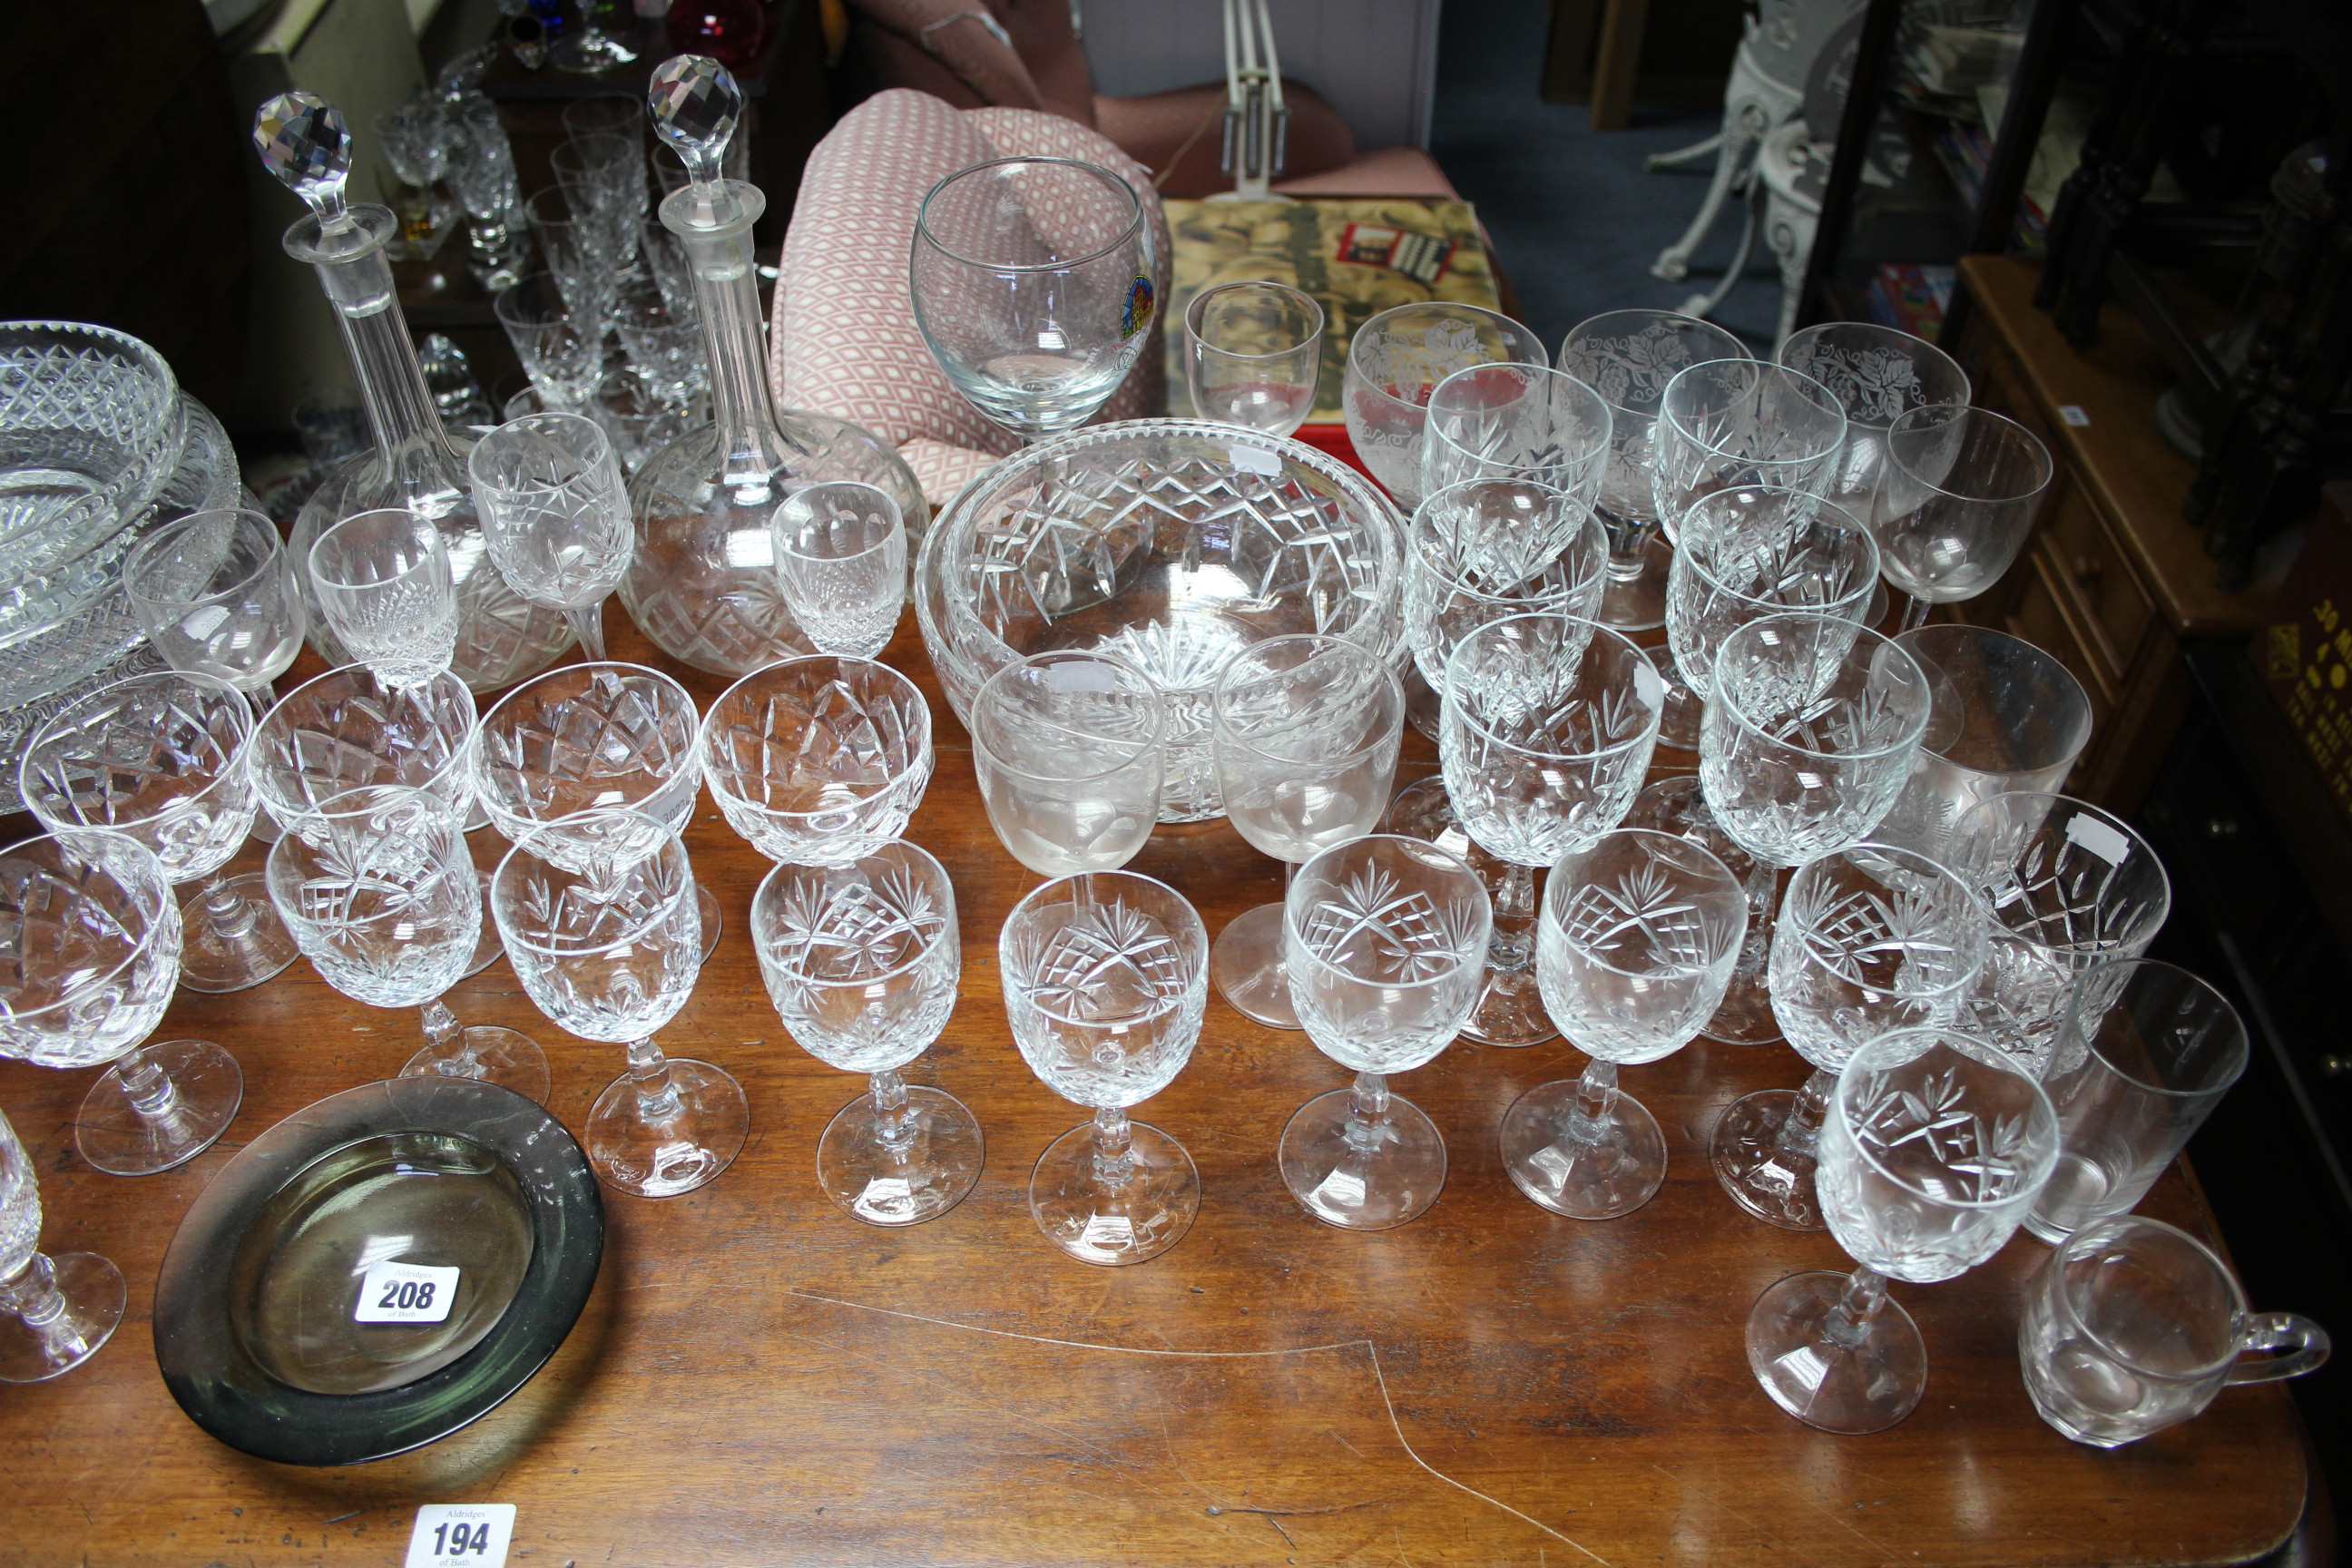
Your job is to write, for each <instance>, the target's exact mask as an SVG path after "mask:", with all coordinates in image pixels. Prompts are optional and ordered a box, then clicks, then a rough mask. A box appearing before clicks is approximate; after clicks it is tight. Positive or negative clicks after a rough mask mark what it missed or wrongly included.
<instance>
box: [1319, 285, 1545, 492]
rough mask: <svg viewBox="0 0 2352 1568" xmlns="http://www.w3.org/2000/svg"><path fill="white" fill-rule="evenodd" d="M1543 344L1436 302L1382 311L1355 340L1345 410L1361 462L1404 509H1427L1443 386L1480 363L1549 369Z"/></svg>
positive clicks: (1489, 318) (1517, 328) (1478, 313)
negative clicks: (1425, 472)
mask: <svg viewBox="0 0 2352 1568" xmlns="http://www.w3.org/2000/svg"><path fill="white" fill-rule="evenodd" d="M1548 360H1549V355H1547V354H1546V353H1544V346H1543V340H1542V339H1540V338H1538V337H1537V336H1536V335H1535V334H1534V333H1533V332H1531V331H1528V329H1527V328H1526V327H1523V326H1521V325H1520V324H1519V323H1518V322H1517V321H1513V320H1511V319H1510V318H1509V317H1508V316H1506V315H1503V314H1501V313H1499V312H1497V311H1494V310H1482V309H1480V308H1479V307H1478V306H1475V305H1456V304H1452V303H1448V302H1446V301H1443V300H1432V301H1427V302H1423V303H1415V304H1410V305H1399V306H1397V307H1395V308H1394V309H1392V310H1382V311H1381V313H1380V314H1379V315H1377V316H1374V317H1373V318H1372V319H1371V320H1370V321H1366V322H1365V323H1364V324H1363V325H1362V326H1360V327H1358V328H1357V329H1356V331H1355V335H1354V336H1352V337H1351V338H1349V340H1348V370H1347V375H1346V378H1345V380H1344V381H1343V382H1342V384H1341V386H1340V405H1341V408H1342V411H1343V412H1344V413H1345V415H1346V416H1347V421H1348V439H1349V441H1350V442H1352V443H1353V444H1354V446H1355V448H1356V456H1357V457H1359V458H1362V459H1363V463H1364V467H1365V468H1367V469H1369V470H1370V473H1371V476H1372V478H1374V479H1378V480H1379V481H1380V482H1381V486H1382V488H1384V489H1387V491H1388V492H1389V494H1391V496H1394V497H1395V498H1396V502H1397V504H1398V505H1399V506H1401V507H1403V508H1404V509H1406V510H1412V508H1414V507H1416V506H1418V505H1420V504H1421V498H1422V493H1423V492H1422V483H1421V453H1422V446H1423V432H1424V428H1425V426H1427V424H1428V419H1429V399H1430V396H1431V395H1432V394H1433V393H1434V392H1435V391H1436V390H1437V385H1438V383H1440V382H1442V381H1444V379H1445V378H1446V377H1447V376H1449V375H1452V374H1454V372H1456V371H1458V370H1466V369H1468V368H1469V367H1470V366H1472V365H1480V364H1543V363H1546V362H1547V361H1548Z"/></svg>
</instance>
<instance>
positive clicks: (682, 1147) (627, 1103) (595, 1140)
mask: <svg viewBox="0 0 2352 1568" xmlns="http://www.w3.org/2000/svg"><path fill="white" fill-rule="evenodd" d="M562 831H563V832H564V833H565V834H566V835H567V836H568V837H571V838H572V843H571V844H569V845H566V846H564V847H561V848H558V847H554V846H552V845H550V846H546V847H547V848H549V849H550V850H551V853H550V854H541V853H539V852H538V851H539V849H540V847H541V846H540V845H539V843H538V841H537V840H536V838H526V839H525V840H524V841H523V842H522V843H520V844H518V845H516V846H515V847H513V848H512V849H509V851H507V858H505V859H503V860H501V861H499V869H498V873H497V875H496V876H495V877H494V878H493V879H491V884H490V907H491V909H492V910H494V911H495V912H496V913H497V915H498V921H499V930H500V931H501V932H502V933H503V934H504V935H505V937H506V942H507V956H508V959H509V962H511V963H513V964H514V970H515V973H516V975H517V976H518V977H519V978H520V980H521V981H522V987H523V989H524V990H525V991H527V992H529V993H530V999H531V1000H532V1001H533V1002H535V1003H537V1004H538V1005H539V1010H540V1011H541V1012H542V1013H544V1014H546V1015H547V1016H548V1017H550V1018H551V1019H552V1020H554V1022H555V1024H556V1025H557V1026H558V1027H560V1028H562V1029H563V1030H564V1031H565V1032H566V1033H569V1034H573V1035H577V1036H579V1037H581V1038H582V1039H583V1040H605V1041H610V1042H612V1043H613V1044H615V1045H622V1046H626V1047H628V1069H627V1070H626V1071H625V1072H624V1073H622V1074H621V1076H620V1077H618V1078H616V1079H614V1080H613V1081H612V1082H611V1083H609V1084H607V1085H606V1086H605V1088H604V1092H603V1093H602V1094H599V1095H598V1096H597V1097H596V1103H595V1104H594V1105H593V1107H591V1108H590V1110H589V1112H588V1124H587V1127H586V1128H585V1130H584V1131H586V1133H587V1136H586V1137H585V1138H584V1139H583V1140H582V1142H583V1143H584V1144H585V1145H586V1146H587V1150H588V1163H589V1164H590V1165H592V1166H593V1167H594V1168H595V1171H596V1174H597V1175H599V1176H600V1177H602V1178H603V1179H604V1181H605V1182H606V1183H607V1184H610V1185H612V1186H614V1187H617V1188H619V1189H620V1190H621V1191H622V1192H625V1193H631V1194H635V1195H636V1196H638V1197H641V1198H667V1197H676V1196H677V1194H680V1193H690V1192H692V1191H693V1190H694V1189H695V1188H697V1187H699V1186H701V1185H703V1184H705V1183H708V1182H710V1181H713V1180H715V1179H716V1178H717V1177H718V1175H719V1173H720V1172H722V1171H724V1170H726V1169H727V1167H728V1166H729V1165H730V1164H731V1163H734V1160H735V1156H736V1155H737V1154H738V1153H740V1152H741V1151H742V1148H743V1139H744V1136H745V1134H746V1132H747V1131H748V1130H749V1128H750V1126H751V1106H750V1103H749V1102H748V1101H747V1100H745V1099H744V1098H743V1086H742V1085H740V1084H739V1083H737V1082H736V1081H735V1079H734V1078H733V1076H732V1075H730V1073H729V1072H728V1071H727V1070H726V1069H725V1068H719V1067H715V1066H713V1065H712V1064H711V1063H709V1062H704V1061H695V1060H692V1059H690V1058H683V1057H666V1056H664V1055H663V1054H662V1049H661V1047H659V1046H657V1045H656V1044H655V1043H654V1039H653V1036H654V1031H656V1029H659V1028H660V1027H661V1026H663V1025H665V1024H667V1023H668V1022H669V1021H670V1020H671V1019H672V1018H674V1017H676V1016H677V1011H678V1009H679V1008H681V1007H683V1006H685V1005H686V1002H687V998H688V996H690V995H692V994H693V993H694V981H695V975H696V973H697V972H698V971H699V970H700V969H701V967H702V931H701V916H700V915H699V914H698V912H697V911H696V907H695V898H694V871H693V868H691V867H690V866H689V865H688V862H687V855H686V845H685V843H684V842H683V841H682V840H680V839H679V837H678V836H677V833H676V832H674V831H672V830H671V829H670V828H668V827H667V826H663V825H662V824H661V823H658V822H656V821H655V820H654V819H653V818H652V817H650V816H646V815H645V814H644V813H642V812H635V811H628V810H610V811H598V812H594V813H593V814H590V815H589V816H588V818H587V819H586V820H583V819H581V818H578V817H575V818H572V820H571V821H569V822H567V823H565V824H563V825H562ZM583 842H587V843H598V844H601V846H602V847H601V851H600V852H598V853H595V854H593V855H591V856H589V857H588V858H585V859H584V860H583V858H581V856H580V855H579V853H578V850H579V847H580V845H581V844H582V843H583ZM564 862H570V863H571V865H570V866H567V865H566V864H564ZM572 866H584V867H585V869H582V870H574V869H572V868H571V867H572Z"/></svg>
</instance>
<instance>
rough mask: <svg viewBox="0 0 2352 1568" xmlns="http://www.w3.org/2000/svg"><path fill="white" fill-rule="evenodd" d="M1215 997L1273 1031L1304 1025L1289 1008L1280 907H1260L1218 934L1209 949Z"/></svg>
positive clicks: (1265, 905) (1263, 905) (1262, 905)
mask: <svg viewBox="0 0 2352 1568" xmlns="http://www.w3.org/2000/svg"><path fill="white" fill-rule="evenodd" d="M1209 978H1210V979H1212V980H1213V981H1215V982H1216V983H1217V994H1218V995H1220V996H1223V998H1224V999H1225V1004H1226V1005H1228V1006H1230V1007H1231V1008H1233V1010H1234V1012H1236V1013H1239V1014H1240V1015H1241V1016H1243V1017H1244V1018H1248V1019H1251V1020H1253V1021H1255V1022H1256V1023H1260V1024H1264V1025H1265V1026H1266V1027H1267V1028H1269V1029H1296V1028H1298V1027H1300V1024H1299V1022H1298V1013H1297V1009H1296V1008H1294V1007H1292V1006H1291V1005H1290V971H1289V968H1288V967H1287V966H1286V964H1284V963H1283V962H1282V906H1281V905H1280V904H1260V905H1258V907H1257V908H1255V909H1254V910H1249V911H1248V912H1247V913H1245V914H1243V915H1241V916H1240V917H1239V918H1237V919H1235V920H1234V921H1232V922H1231V923H1229V924H1228V925H1227V926H1226V927H1225V929H1224V930H1223V931H1219V932H1218V933H1217V941H1216V945H1215V946H1214V947H1213V948H1211V949H1210V950H1209Z"/></svg>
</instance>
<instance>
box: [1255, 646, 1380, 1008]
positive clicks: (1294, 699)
mask: <svg viewBox="0 0 2352 1568" xmlns="http://www.w3.org/2000/svg"><path fill="white" fill-rule="evenodd" d="M1209 710H1210V726H1211V730H1212V732H1213V741H1214V745H1215V751H1216V759H1217V787H1218V789H1219V790H1220V792H1221V793H1222V794H1223V798H1224V803H1225V816H1227V818H1228V819H1230V820H1231V821H1232V823H1233V825H1234V831H1236V832H1238V833H1239V834H1240V835H1241V836H1242V837H1243V838H1244V839H1246V840H1247V841H1248V842H1249V844H1250V846H1251V847H1253V848H1255V849H1257V850H1259V851H1261V852H1262V853H1264V854H1266V855H1270V856H1272V857H1273V858H1276V860H1279V861H1281V862H1283V871H1284V875H1285V877H1286V878H1288V877H1291V876H1295V875H1296V874H1297V867H1298V866H1299V865H1300V864H1301V863H1302V862H1305V861H1307V860H1311V859H1313V858H1315V857H1316V856H1317V855H1318V854H1320V853H1321V852H1322V851H1323V850H1325V849H1327V848H1328V847H1330V846H1332V845H1334V844H1339V843H1343V842H1345V841H1346V840H1348V839H1350V838H1354V837H1358V836H1359V835H1360V834H1364V833H1368V832H1370V830H1371V828H1372V826H1373V825H1374V824H1376V823H1378V822H1379V821H1380V819H1381V813H1382V812H1383V811H1385V810H1387V809H1388V804H1389V795H1390V792H1391V788H1392V787H1393V785H1394V784H1395V782H1396V764H1397V752H1398V748H1399V745H1400V742H1402V738H1403V734H1404V689H1403V688H1402V686H1400V685H1399V684H1398V683H1397V678H1396V675H1395V673H1394V672H1393V671H1391V669H1390V668H1389V667H1388V662H1387V660H1385V659H1383V658H1381V656H1380V655H1378V654H1376V653H1374V652H1372V651H1371V650H1370V649H1368V648H1364V647H1359V646H1357V645H1356V644H1354V643H1351V642H1349V641H1347V640H1345V639H1344V638H1340V637H1324V636H1319V635H1314V634H1307V635H1302V636H1297V637H1270V638H1268V639H1267V640H1266V641H1265V642H1262V643H1259V644H1257V645H1255V647H1248V648H1244V649H1243V650H1242V651H1241V652H1240V653H1237V654H1235V655H1234V657H1233V658H1231V659H1229V660H1227V661H1226V664H1225V667H1224V669H1223V672H1222V673H1220V674H1219V676H1218V677H1217V686H1216V690H1215V691H1214V692H1213V694H1212V695H1211V697H1210V700H1209ZM1282 921H1283V906H1282V904H1281V903H1280V902H1279V901H1278V900H1277V901H1276V902H1274V903H1268V904H1260V905H1258V906H1257V907H1256V908H1255V909H1253V910H1247V911H1245V912H1244V913H1243V914H1242V915H1240V916H1238V917H1237V918H1235V919H1234V920H1233V921H1229V922H1228V923H1227V924H1226V926H1225V929H1224V930H1223V931H1219V932H1218V933H1217V942H1216V946H1215V948H1214V949H1213V951H1212V952H1211V953H1210V960H1209V973H1210V977H1211V978H1212V979H1213V980H1214V981H1215V982H1216V984H1217V994H1219V995H1221V996H1223V998H1224V999H1225V1002H1226V1004H1227V1005H1230V1006H1231V1007H1232V1008H1233V1009H1234V1011H1235V1012H1237V1013H1239V1014H1241V1015H1242V1016H1244V1017H1245V1018H1250V1019H1254V1020H1255V1021H1256V1022H1258V1023H1261V1024H1265V1025H1266V1026H1269V1027H1272V1028H1276V1029H1295V1028H1297V1027H1298V1016H1297V1013H1296V1012H1295V1011H1293V1010H1292V1007H1291V1001H1290V981H1289V977H1288V975H1287V974H1286V973H1285V971H1284V969H1283V940H1282Z"/></svg>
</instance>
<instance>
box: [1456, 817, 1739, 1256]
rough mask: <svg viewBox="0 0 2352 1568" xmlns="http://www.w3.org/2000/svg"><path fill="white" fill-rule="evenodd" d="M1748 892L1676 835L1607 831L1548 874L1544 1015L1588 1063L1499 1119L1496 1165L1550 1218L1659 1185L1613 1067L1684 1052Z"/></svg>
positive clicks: (1616, 1211)
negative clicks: (1499, 1144) (1578, 1073)
mask: <svg viewBox="0 0 2352 1568" xmlns="http://www.w3.org/2000/svg"><path fill="white" fill-rule="evenodd" d="M1747 929H1748V895H1747V893H1746V891H1745V890H1744V889H1741V887H1740V885H1739V881H1738V878H1736V877H1734V876H1733V875H1732V874H1731V872H1730V870H1729V869H1728V868H1726V867H1725V865H1724V864H1723V862H1722V861H1720V860H1718V859H1717V858H1715V857H1714V856H1712V855H1710V854H1708V853H1707V852H1706V850H1705V849H1703V848H1701V847H1699V846H1698V845H1696V844H1694V843H1692V842H1691V841H1690V840H1689V839H1687V838H1681V837H1675V835H1673V834H1670V833H1658V832H1654V831H1652V830H1650V829H1647V828H1630V827H1629V828H1619V829H1618V830H1616V831H1615V832H1612V833H1607V834H1603V835H1602V836H1601V837H1600V838H1599V839H1598V840H1597V841H1595V842H1594V843H1592V844H1591V845H1589V846H1586V847H1582V848H1579V849H1571V850H1570V851H1569V852H1568V853H1567V854H1565V855H1562V856H1561V857H1560V858H1559V862H1558V863H1557V864H1556V865H1554V866H1553V867H1552V869H1551V876H1550V879H1549V880H1548V881H1547V882H1546V884H1545V888H1544V901H1543V915H1542V918H1541V921H1540V924H1539V927H1538V931H1537V935H1536V974H1537V978H1538V983H1539V984H1540V985H1541V987H1542V991H1543V1001H1544V1006H1545V1008H1546V1009H1547V1010H1548V1011H1549V1013H1550V1015H1551V1019H1552V1022H1553V1023H1554V1024H1556V1025H1558V1026H1559V1032H1560V1033H1561V1034H1562V1035H1563V1036H1565V1037H1567V1039H1568V1043H1569V1044H1570V1045H1572V1046H1574V1047H1576V1048H1577V1049H1579V1050H1580V1051H1582V1052H1583V1053H1584V1054H1585V1056H1586V1057H1587V1058H1589V1059H1588V1060H1587V1061H1586V1063H1585V1068H1584V1074H1583V1076H1582V1077H1581V1078H1577V1079H1559V1080H1557V1081H1555V1082H1551V1083H1547V1084H1540V1085H1538V1086H1537V1087H1536V1088H1534V1089H1529V1090H1528V1091H1527V1093H1525V1094H1523V1095H1521V1096H1519V1098H1518V1099H1517V1100H1516V1101H1514V1102H1513V1103H1512V1106H1511V1109H1510V1110H1508V1111H1507V1112H1506V1113H1505V1114H1504V1117H1503V1131H1502V1152H1503V1169H1504V1170H1505V1171H1506V1172H1507V1173H1509V1175H1510V1178H1511V1180H1512V1182H1513V1183H1514V1184H1516V1185H1517V1187H1518V1189H1519V1191H1521V1192H1522V1193H1525V1194H1527V1195H1528V1198H1529V1199H1531V1200H1532V1201H1534V1202H1535V1203H1537V1204H1538V1205H1541V1206H1542V1207H1544V1208H1548V1209H1549V1210H1551V1212H1552V1213H1554V1214H1559V1215H1569V1216H1570V1218H1573V1219H1615V1218H1616V1217H1617V1216H1618V1215H1624V1214H1631V1213H1632V1212H1633V1210H1635V1209H1637V1208H1640V1207H1641V1206H1642V1205H1643V1204H1645V1203H1648V1202H1649V1201H1650V1199H1651V1198H1652V1197H1654V1195H1656V1193H1657V1191H1658V1187H1659V1185H1660V1184H1662V1183H1664V1181H1665V1179H1666V1142H1665V1136H1664V1134H1663V1133H1662V1132H1660V1131H1658V1121H1657V1118H1656V1117H1654V1116H1653V1115H1651V1114H1650V1111H1649V1109H1648V1107H1646V1106H1644V1105H1643V1103H1642V1102H1641V1101H1640V1100H1635V1099H1634V1098H1633V1096H1631V1095H1629V1094H1626V1093H1624V1092H1622V1090H1621V1089H1618V1087H1617V1068H1618V1067H1619V1066H1620V1065H1621V1064H1626V1063H1640V1062H1652V1061H1656V1060H1658V1059H1659V1058H1662V1057H1666V1056H1670V1055H1672V1054H1673V1053H1674V1052H1675V1051H1678V1050H1680V1049H1682V1047H1684V1046H1685V1045H1686V1044H1688V1043H1689V1041H1690V1039H1691V1037H1692V1036H1694V1035H1696V1034H1697V1033H1698V1029H1699V1026H1700V1025H1702V1024H1704V1023H1706V1021H1707V1019H1708V1018H1709V1017H1710V1016H1713V1015H1714V1013H1715V1010H1716V1008H1717V1005H1720V1004H1721V1002H1722V1001H1723V988H1724V986H1725V984H1727V982H1728V981H1729V980H1730V978H1731V962H1732V960H1733V959H1734V958H1735V957H1737V956H1738V952H1739V941H1740V937H1741V936H1742V935H1743V934H1744V933H1745V932H1746V931H1747Z"/></svg>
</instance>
